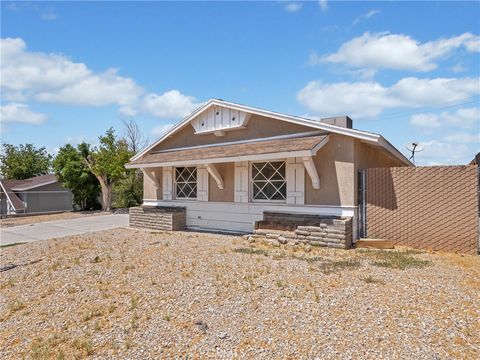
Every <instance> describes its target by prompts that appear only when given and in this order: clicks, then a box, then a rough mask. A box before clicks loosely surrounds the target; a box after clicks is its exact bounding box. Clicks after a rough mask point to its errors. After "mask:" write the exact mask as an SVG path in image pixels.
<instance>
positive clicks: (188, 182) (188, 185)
mask: <svg viewBox="0 0 480 360" xmlns="http://www.w3.org/2000/svg"><path fill="white" fill-rule="evenodd" d="M175 198H177V199H196V198H197V168H196V167H177V168H175Z"/></svg>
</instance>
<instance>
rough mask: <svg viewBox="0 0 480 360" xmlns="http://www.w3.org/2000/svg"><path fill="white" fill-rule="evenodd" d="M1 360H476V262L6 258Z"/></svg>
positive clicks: (414, 254) (190, 245)
mask: <svg viewBox="0 0 480 360" xmlns="http://www.w3.org/2000/svg"><path fill="white" fill-rule="evenodd" d="M32 259H42V261H40V262H38V263H35V264H30V265H27V266H22V267H17V268H14V269H12V270H8V271H6V272H3V273H2V276H1V277H0V289H1V292H0V323H1V326H0V357H1V358H2V359H18V358H24V357H25V358H33V359H63V358H67V359H68V358H88V357H95V358H195V357H198V358H205V357H210V358H248V359H250V358H260V359H271V358H324V359H336V358H342V357H344V358H479V354H480V347H479V346H478V344H479V343H480V336H479V333H480V324H479V322H478V319H479V318H480V305H479V304H480V291H479V289H480V276H479V274H480V258H479V257H474V256H461V255H452V254H433V253H427V252H418V251H412V250H404V251H377V250H350V251H344V250H332V249H321V248H314V249H312V250H311V251H310V252H306V251H304V249H303V248H302V247H290V246H280V247H278V246H276V247H272V246H269V245H265V244H253V245H251V244H248V243H246V242H245V241H244V240H243V239H241V238H239V237H232V236H224V235H211V234H196V233H189V232H186V233H162V232H152V233H149V232H144V231H132V230H120V229H117V230H110V231H105V232H99V233H95V234H85V235H81V236H73V237H70V238H65V239H56V240H55V239H54V240H49V241H41V242H36V243H32V244H26V245H21V246H15V247H10V248H5V249H2V252H1V261H2V264H3V263H14V264H15V263H25V262H28V261H30V260H32Z"/></svg>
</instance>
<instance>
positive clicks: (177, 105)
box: [0, 38, 198, 118]
mask: <svg viewBox="0 0 480 360" xmlns="http://www.w3.org/2000/svg"><path fill="white" fill-rule="evenodd" d="M0 51H1V67H0V72H1V74H2V82H1V90H2V95H3V97H4V99H6V100H9V101H16V102H26V101H28V100H29V99H34V100H36V101H38V102H43V103H51V104H63V105H79V106H106V105H117V106H118V107H119V111H120V113H121V114H123V115H126V116H133V115H135V114H136V113H137V112H139V111H140V112H143V113H147V114H150V115H153V116H157V117H160V118H178V117H182V116H185V115H187V114H189V113H190V112H191V111H192V110H193V109H195V108H196V107H197V106H198V103H197V102H196V99H195V98H193V97H191V96H186V95H183V94H182V93H181V92H180V91H178V90H171V91H167V92H165V93H164V94H162V95H157V94H154V93H150V94H147V95H144V94H145V90H144V89H143V88H142V87H141V86H139V85H138V84H137V83H136V82H135V80H133V79H131V78H128V77H123V76H120V75H119V74H118V70H117V69H114V68H110V69H107V70H106V71H104V72H94V71H92V70H90V69H89V68H88V67H87V65H85V64H83V63H77V62H74V61H72V60H70V59H69V58H68V57H66V56H64V55H59V54H47V53H42V52H32V51H28V50H27V46H26V44H25V42H24V41H23V40H22V39H20V38H16V39H11V38H7V39H1V42H0Z"/></svg>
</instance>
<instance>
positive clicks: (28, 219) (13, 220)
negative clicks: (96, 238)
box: [0, 211, 111, 228]
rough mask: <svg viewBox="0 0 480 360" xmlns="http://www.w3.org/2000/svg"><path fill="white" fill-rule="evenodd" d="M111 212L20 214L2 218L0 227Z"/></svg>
mask: <svg viewBox="0 0 480 360" xmlns="http://www.w3.org/2000/svg"><path fill="white" fill-rule="evenodd" d="M105 214H111V213H110V212H102V211H78V212H64V213H58V214H46V215H30V216H18V217H8V218H5V219H1V220H0V227H2V228H6V227H12V226H19V225H28V224H35V223H39V222H45V221H55V220H68V219H77V218H80V217H85V216H98V215H105Z"/></svg>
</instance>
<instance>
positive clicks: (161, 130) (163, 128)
mask: <svg viewBox="0 0 480 360" xmlns="http://www.w3.org/2000/svg"><path fill="white" fill-rule="evenodd" d="M173 126H174V124H163V125H157V126H155V127H154V128H153V129H152V131H151V133H152V135H154V136H157V137H159V136H162V135H163V134H165V133H166V132H167V131H168V130H170V129H171V128H172V127H173Z"/></svg>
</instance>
